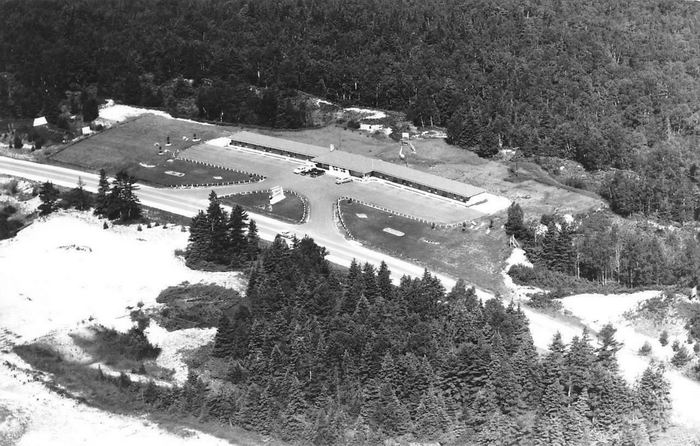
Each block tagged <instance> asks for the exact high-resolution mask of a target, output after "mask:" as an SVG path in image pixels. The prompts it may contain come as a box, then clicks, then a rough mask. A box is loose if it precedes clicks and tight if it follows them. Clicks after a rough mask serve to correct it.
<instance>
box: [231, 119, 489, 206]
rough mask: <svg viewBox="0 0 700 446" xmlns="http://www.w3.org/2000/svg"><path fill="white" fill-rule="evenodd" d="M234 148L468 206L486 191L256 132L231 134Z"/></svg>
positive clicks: (381, 162) (420, 172)
mask: <svg viewBox="0 0 700 446" xmlns="http://www.w3.org/2000/svg"><path fill="white" fill-rule="evenodd" d="M231 145H232V146H237V147H245V148H248V149H254V150H259V151H261V152H266V153H274V154H277V155H282V156H287V157H290V158H296V159H302V160H306V161H308V162H310V163H313V164H315V165H316V167H318V168H320V169H323V170H325V171H326V172H328V174H329V175H333V176H336V177H346V176H352V177H355V178H358V179H361V180H365V181H371V180H372V179H380V180H384V181H387V182H389V183H393V184H394V185H397V186H400V187H406V188H411V189H415V190H417V191H422V192H427V193H430V194H433V195H437V196H440V197H444V198H448V199H451V200H455V201H459V202H462V203H467V202H468V201H469V200H470V199H471V198H473V197H474V196H476V195H479V194H481V193H483V192H484V190H483V189H481V188H478V187H476V186H472V185H471V184H467V183H462V182H460V181H455V180H450V179H447V178H443V177H440V176H437V175H432V174H429V173H426V172H423V171H420V170H416V169H411V168H409V167H406V166H402V165H399V164H394V163H389V162H386V161H382V160H378V159H374V158H368V157H366V156H362V155H356V154H354V153H349V152H344V151H342V150H330V149H329V148H326V147H320V146H314V145H310V144H304V143H299V142H295V141H288V140H286V139H281V138H274V137H271V136H266V135H261V134H258V133H253V132H247V131H242V132H238V133H236V134H234V135H232V136H231Z"/></svg>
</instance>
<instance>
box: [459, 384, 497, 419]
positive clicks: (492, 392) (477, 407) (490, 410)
mask: <svg viewBox="0 0 700 446" xmlns="http://www.w3.org/2000/svg"><path fill="white" fill-rule="evenodd" d="M498 410H499V409H498V397H497V395H496V388H495V387H494V385H493V383H492V382H491V381H490V380H489V381H487V382H486V385H484V386H483V387H482V388H481V389H480V390H479V391H478V392H477V393H476V396H475V397H474V400H473V401H472V403H471V405H470V406H469V408H468V410H467V411H466V415H467V416H466V422H467V424H468V425H470V426H472V427H473V428H475V429H478V428H480V427H482V426H484V425H485V424H486V423H487V422H488V420H489V419H490V418H491V417H492V416H493V414H494V413H495V412H496V411H498Z"/></svg>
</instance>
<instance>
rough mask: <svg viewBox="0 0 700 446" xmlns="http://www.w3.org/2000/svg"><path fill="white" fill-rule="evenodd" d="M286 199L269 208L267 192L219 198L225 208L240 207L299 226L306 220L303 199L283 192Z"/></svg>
mask: <svg viewBox="0 0 700 446" xmlns="http://www.w3.org/2000/svg"><path fill="white" fill-rule="evenodd" d="M285 196H286V198H285V199H284V200H282V201H280V202H279V203H275V204H274V205H272V206H270V204H269V203H270V199H269V193H268V192H267V191H260V192H253V193H251V194H237V195H227V196H225V197H222V198H221V203H222V204H225V205H227V206H235V205H236V204H238V205H240V206H241V207H242V208H243V209H246V210H248V211H250V212H255V213H256V214H262V215H267V216H269V217H272V218H276V219H278V220H282V221H286V222H289V223H293V224H299V223H302V222H303V221H304V219H305V218H306V212H305V209H306V205H305V201H306V200H305V199H303V198H301V197H300V196H298V195H295V194H291V193H289V192H285Z"/></svg>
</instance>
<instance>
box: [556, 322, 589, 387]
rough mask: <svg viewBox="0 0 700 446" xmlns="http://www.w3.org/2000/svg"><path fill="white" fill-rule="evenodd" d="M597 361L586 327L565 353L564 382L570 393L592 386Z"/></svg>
mask: <svg viewBox="0 0 700 446" xmlns="http://www.w3.org/2000/svg"><path fill="white" fill-rule="evenodd" d="M595 361H596V356H595V351H594V349H593V346H592V345H591V343H590V337H589V336H588V331H587V330H586V329H584V330H583V334H582V336H581V338H580V339H579V338H578V336H575V337H574V338H573V339H572V340H571V345H570V346H569V351H568V352H567V353H566V355H565V377H564V383H565V385H566V387H567V388H568V392H569V395H571V394H572V393H574V394H578V393H579V392H581V391H582V390H583V389H585V388H588V387H590V385H591V369H592V367H593V365H594V364H595Z"/></svg>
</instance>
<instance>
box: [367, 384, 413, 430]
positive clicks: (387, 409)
mask: <svg viewBox="0 0 700 446" xmlns="http://www.w3.org/2000/svg"><path fill="white" fill-rule="evenodd" d="M371 421H372V422H373V423H374V424H375V425H376V426H378V427H379V428H380V429H381V430H382V431H383V432H385V433H386V435H388V436H390V437H393V436H396V435H402V434H405V433H406V432H408V431H409V430H410V428H411V426H410V424H411V417H410V414H409V413H408V411H407V410H406V407H405V406H404V405H403V404H401V402H400V401H399V399H398V398H397V397H396V393H394V388H393V386H392V385H391V384H381V385H380V386H379V397H378V399H377V402H376V403H375V405H374V408H373V413H372V418H371Z"/></svg>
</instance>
